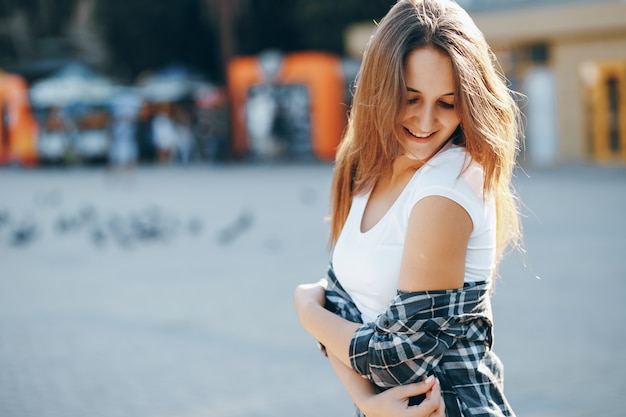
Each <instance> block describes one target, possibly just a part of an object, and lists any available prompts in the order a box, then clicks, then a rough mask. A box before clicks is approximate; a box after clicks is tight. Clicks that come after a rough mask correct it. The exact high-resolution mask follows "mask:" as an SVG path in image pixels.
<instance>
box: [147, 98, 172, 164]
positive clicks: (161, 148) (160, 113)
mask: <svg viewBox="0 0 626 417" xmlns="http://www.w3.org/2000/svg"><path fill="white" fill-rule="evenodd" d="M152 139H153V140H154V145H155V147H156V151H157V160H158V162H160V163H170V162H172V158H173V155H174V151H175V149H176V141H177V132H176V127H175V126H174V122H173V121H172V119H171V117H170V115H169V112H168V106H167V105H166V104H162V105H161V106H159V107H158V108H157V113H156V115H155V116H154V118H153V119H152Z"/></svg>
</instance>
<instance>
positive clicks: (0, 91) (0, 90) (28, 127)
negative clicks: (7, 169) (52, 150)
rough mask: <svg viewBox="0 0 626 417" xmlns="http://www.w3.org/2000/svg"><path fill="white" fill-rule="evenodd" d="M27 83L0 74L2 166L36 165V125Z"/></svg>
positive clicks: (16, 76) (0, 152) (0, 160)
mask: <svg viewBox="0 0 626 417" xmlns="http://www.w3.org/2000/svg"><path fill="white" fill-rule="evenodd" d="M31 110H32V109H31V106H30V100H29V98H28V85H27V84H26V81H25V80H24V79H23V78H22V77H20V76H19V75H16V74H8V73H1V72H0V164H9V163H15V162H17V163H19V164H21V165H24V166H28V167H30V166H34V165H36V164H37V161H38V157H37V130H38V128H37V122H36V121H35V118H34V117H33V114H32V111H31Z"/></svg>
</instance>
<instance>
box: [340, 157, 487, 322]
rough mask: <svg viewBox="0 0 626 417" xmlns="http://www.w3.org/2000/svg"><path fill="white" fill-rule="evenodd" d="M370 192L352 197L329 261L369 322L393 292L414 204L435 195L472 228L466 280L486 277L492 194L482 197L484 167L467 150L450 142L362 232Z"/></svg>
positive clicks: (477, 279) (386, 302)
mask: <svg viewBox="0 0 626 417" xmlns="http://www.w3.org/2000/svg"><path fill="white" fill-rule="evenodd" d="M369 194H370V192H367V193H365V194H361V195H356V196H354V197H353V199H352V206H351V207H350V213H349V214H348V218H347V219H346V222H345V225H344V227H343V229H342V231H341V234H340V236H339V239H338V240H337V244H336V245H335V249H334V251H333V256H332V263H333V269H334V272H335V274H336V276H337V279H338V280H339V282H340V283H341V285H342V286H343V288H344V289H345V290H346V291H347V292H348V294H350V296H351V297H352V299H353V300H354V302H355V304H356V305H357V307H358V308H359V310H360V311H361V313H362V315H363V321H364V322H366V323H367V322H371V321H374V320H375V319H376V317H377V316H378V315H380V314H381V313H383V312H384V311H385V310H386V309H387V307H388V306H389V304H390V302H391V300H392V299H393V298H394V297H395V296H396V294H397V289H398V279H399V276H400V263H401V261H402V251H403V246H404V240H405V237H406V232H407V228H408V223H409V216H410V214H411V210H412V209H413V206H415V204H416V203H417V202H418V201H419V200H421V199H422V198H424V197H427V196H432V195H438V196H443V197H446V198H449V199H451V200H453V201H455V202H456V203H458V204H459V205H460V206H461V207H463V208H464V209H465V210H466V211H467V213H468V214H469V216H470V217H471V219H472V223H473V230H472V233H471V235H470V239H469V243H468V246H467V255H466V259H465V278H464V279H465V282H475V281H489V280H490V279H491V275H492V273H493V270H494V268H495V247H496V214H495V203H494V200H493V198H492V197H489V198H486V199H484V198H483V169H482V167H481V166H480V165H479V164H478V163H476V162H474V161H472V160H471V158H470V156H469V154H467V152H466V151H465V148H462V147H459V146H454V145H448V146H446V147H444V148H443V149H442V150H441V151H440V152H439V153H438V154H437V155H435V156H434V157H433V158H431V160H430V161H428V163H426V164H425V165H424V166H423V167H421V168H420V169H418V170H417V171H416V172H415V174H414V175H413V177H412V178H411V179H410V180H409V182H408V184H407V185H406V187H405V189H404V190H403V191H402V193H401V194H400V196H398V198H397V199H396V201H395V202H394V203H393V205H392V206H391V207H390V208H389V210H388V211H387V213H386V214H385V215H384V216H383V217H382V219H381V220H380V221H379V222H378V223H377V224H376V225H374V226H373V227H372V228H371V229H369V230H368V231H366V232H365V233H363V232H361V219H362V217H363V212H364V210H365V206H366V204H367V201H368V198H369Z"/></svg>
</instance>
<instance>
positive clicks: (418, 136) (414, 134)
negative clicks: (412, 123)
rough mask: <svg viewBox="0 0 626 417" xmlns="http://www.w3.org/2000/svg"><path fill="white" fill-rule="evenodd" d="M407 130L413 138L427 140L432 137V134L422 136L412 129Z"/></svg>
mask: <svg viewBox="0 0 626 417" xmlns="http://www.w3.org/2000/svg"><path fill="white" fill-rule="evenodd" d="M407 130H408V131H409V133H410V134H412V135H413V136H415V137H416V138H422V139H424V138H427V137H429V136H430V135H432V133H426V134H425V135H420V134H417V133H415V132H413V131H412V130H411V129H407Z"/></svg>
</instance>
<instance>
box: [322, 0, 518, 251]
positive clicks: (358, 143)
mask: <svg viewBox="0 0 626 417" xmlns="http://www.w3.org/2000/svg"><path fill="white" fill-rule="evenodd" d="M427 46H430V47H434V48H437V49H439V50H441V51H443V52H445V53H446V54H448V56H449V57H450V59H451V61H452V67H453V72H454V77H455V85H456V87H455V91H454V93H455V97H456V98H457V99H456V102H455V107H456V109H457V112H458V114H459V118H460V125H459V128H458V129H457V132H455V133H454V134H453V137H452V140H453V141H454V142H455V143H456V144H458V145H461V146H464V147H465V148H466V150H467V152H468V153H469V155H470V156H471V157H472V158H473V159H474V160H475V161H477V162H478V163H480V164H481V165H482V167H483V169H484V173H485V178H484V193H485V194H488V193H493V195H494V197H495V201H496V210H497V232H496V239H497V257H498V260H499V259H500V257H501V255H502V254H503V252H504V250H505V249H506V248H507V247H508V246H509V244H513V245H514V244H516V243H517V241H518V238H519V235H520V222H519V212H518V207H517V204H516V198H515V194H514V192H513V190H512V187H511V177H512V174H513V169H514V167H515V158H516V154H517V151H518V139H519V138H520V136H521V135H520V129H519V122H518V121H519V114H520V113H519V108H518V106H517V104H516V102H515V100H514V99H513V97H512V92H511V90H509V88H508V87H507V85H506V80H505V78H504V76H503V75H502V74H501V72H499V71H498V70H497V67H496V65H497V62H496V59H495V55H494V54H493V53H492V52H491V50H490V48H489V45H488V44H487V42H486V41H485V38H484V36H483V34H482V32H481V31H480V30H479V29H478V28H477V27H476V25H475V24H474V22H473V20H472V19H471V18H470V16H469V15H468V14H467V13H466V12H465V10H463V9H462V8H461V7H460V6H459V5H457V4H456V2H454V1H453V0H399V1H398V2H397V3H396V4H395V5H394V6H393V7H392V8H391V9H390V11H389V12H388V13H387V14H386V15H385V17H384V18H383V19H382V20H381V21H380V24H379V25H378V27H377V29H376V31H375V33H374V34H373V35H372V37H371V38H370V41H369V44H368V47H367V49H366V52H365V54H364V56H363V62H362V64H361V69H360V72H359V75H358V77H357V80H356V85H355V90H354V98H353V101H352V108H351V110H350V116H349V121H348V126H347V129H346V132H345V134H344V137H343V139H342V141H341V143H340V145H339V147H338V149H337V155H336V160H335V171H334V175H333V182H332V188H331V216H330V220H331V230H330V243H331V245H334V244H335V243H336V242H337V239H338V238H339V234H340V233H341V229H342V227H343V225H344V223H345V220H346V218H347V216H348V212H349V210H350V204H351V201H352V197H353V195H355V194H359V193H362V192H364V191H365V190H367V189H368V188H370V187H372V186H373V184H375V183H376V181H377V180H378V179H379V178H380V177H381V176H383V175H385V174H386V173H388V172H389V170H390V169H391V166H392V163H393V161H394V159H395V158H396V157H397V156H398V155H400V154H401V153H402V152H403V149H402V143H401V140H400V137H399V135H398V130H397V126H398V125H399V122H400V117H401V115H402V114H403V112H404V106H405V105H406V104H405V101H404V100H403V97H404V94H405V91H406V84H405V77H404V62H405V59H406V57H407V55H408V54H409V53H410V52H411V51H412V50H414V49H416V48H422V47H427Z"/></svg>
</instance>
